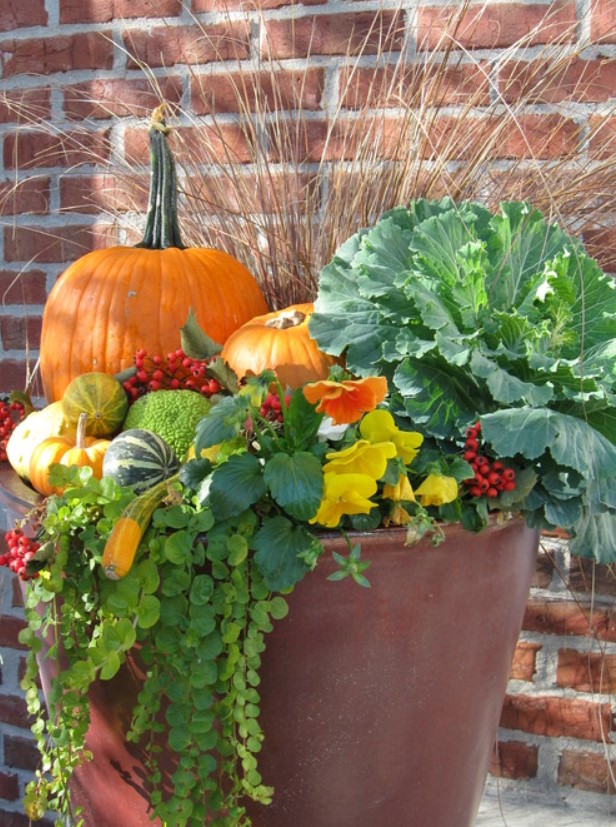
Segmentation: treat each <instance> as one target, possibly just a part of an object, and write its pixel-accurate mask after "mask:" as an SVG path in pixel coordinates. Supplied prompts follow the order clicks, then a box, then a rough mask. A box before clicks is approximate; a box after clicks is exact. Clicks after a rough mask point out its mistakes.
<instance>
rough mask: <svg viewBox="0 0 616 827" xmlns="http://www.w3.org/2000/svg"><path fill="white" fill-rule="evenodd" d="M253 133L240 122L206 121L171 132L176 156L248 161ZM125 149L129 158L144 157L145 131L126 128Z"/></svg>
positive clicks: (145, 148)
mask: <svg viewBox="0 0 616 827" xmlns="http://www.w3.org/2000/svg"><path fill="white" fill-rule="evenodd" d="M252 137H253V136H251V135H250V134H249V133H247V132H246V131H245V130H244V129H243V128H242V127H241V126H240V125H239V124H234V123H222V124H217V125H211V124H203V125H201V126H199V127H198V128H197V127H182V128H181V129H178V130H175V132H174V133H172V136H171V138H172V142H171V146H172V149H173V151H174V153H175V155H176V157H177V158H192V159H194V158H199V159H200V160H201V161H202V162H203V159H204V158H206V157H208V158H212V157H213V158H215V159H216V161H217V163H221V162H222V163H229V164H246V163H249V162H250V161H251V160H252V159H253V157H254V154H255V150H254V148H252V146H251V142H252V141H251V139H252ZM125 151H126V154H127V156H128V157H131V158H140V157H143V154H144V151H145V152H147V135H145V136H144V135H143V131H142V130H134V129H133V130H127V131H126V135H125Z"/></svg>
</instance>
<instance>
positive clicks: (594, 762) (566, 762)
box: [558, 749, 616, 795]
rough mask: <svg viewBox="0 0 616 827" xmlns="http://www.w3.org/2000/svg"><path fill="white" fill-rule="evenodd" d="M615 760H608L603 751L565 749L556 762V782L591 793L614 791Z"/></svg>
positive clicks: (609, 792)
mask: <svg viewBox="0 0 616 827" xmlns="http://www.w3.org/2000/svg"><path fill="white" fill-rule="evenodd" d="M615 775H616V760H614V761H611V762H608V760H607V758H606V756H605V754H604V753H596V752H583V751H581V750H579V751H578V750H571V749H565V750H563V753H562V755H561V757H560V761H559V764H558V783H559V784H562V785H564V786H567V787H576V788H577V789H578V790H588V791H589V792H593V793H608V794H610V795H613V794H614V792H616V785H615V784H614V776H615Z"/></svg>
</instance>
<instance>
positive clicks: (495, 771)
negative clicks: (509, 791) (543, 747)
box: [490, 741, 539, 779]
mask: <svg viewBox="0 0 616 827" xmlns="http://www.w3.org/2000/svg"><path fill="white" fill-rule="evenodd" d="M538 752H539V748H538V747H537V746H536V745H534V744H525V743H523V742H521V741H500V742H499V743H498V744H496V746H495V747H494V752H493V754H492V761H491V764H490V774H491V775H494V776H496V777H497V778H518V779H519V778H535V776H536V775H537V767H538Z"/></svg>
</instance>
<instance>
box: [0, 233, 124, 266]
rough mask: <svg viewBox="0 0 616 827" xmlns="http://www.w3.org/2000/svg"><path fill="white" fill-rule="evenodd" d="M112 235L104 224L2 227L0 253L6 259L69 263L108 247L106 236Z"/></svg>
mask: <svg viewBox="0 0 616 827" xmlns="http://www.w3.org/2000/svg"><path fill="white" fill-rule="evenodd" d="M113 236H114V230H113V228H112V227H111V226H110V225H104V224H97V225H94V226H91V225H87V226H80V225H75V226H72V225H71V226H69V227H67V226H66V225H62V226H57V227H45V228H44V229H41V228H39V227H27V226H19V227H14V228H13V227H5V228H4V256H5V259H6V260H7V261H25V262H28V261H31V260H32V259H34V260H35V261H37V262H41V263H51V262H58V263H64V262H71V261H74V260H75V259H76V258H78V257H79V256H81V255H83V254H84V253H87V252H88V251H89V250H93V249H98V248H100V247H106V246H109V245H108V243H107V239H108V238H113ZM112 243H113V242H112Z"/></svg>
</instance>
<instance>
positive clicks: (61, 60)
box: [0, 32, 113, 78]
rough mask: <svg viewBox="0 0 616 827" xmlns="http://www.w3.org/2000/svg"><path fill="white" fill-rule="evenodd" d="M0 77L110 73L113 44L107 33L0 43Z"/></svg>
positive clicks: (83, 33) (82, 33)
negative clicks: (88, 71) (0, 58)
mask: <svg viewBox="0 0 616 827" xmlns="http://www.w3.org/2000/svg"><path fill="white" fill-rule="evenodd" d="M0 49H1V50H2V52H3V56H4V62H3V68H2V71H3V77H5V78H8V77H13V76H15V75H20V74H36V75H50V74H53V73H55V72H70V71H72V70H74V69H97V70H99V71H100V70H101V69H111V67H112V66H113V44H112V43H111V41H110V39H109V33H108V32H81V33H78V34H73V35H64V36H62V35H59V36H56V37H42V38H35V39H34V38H33V39H32V40H3V41H2V42H0Z"/></svg>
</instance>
